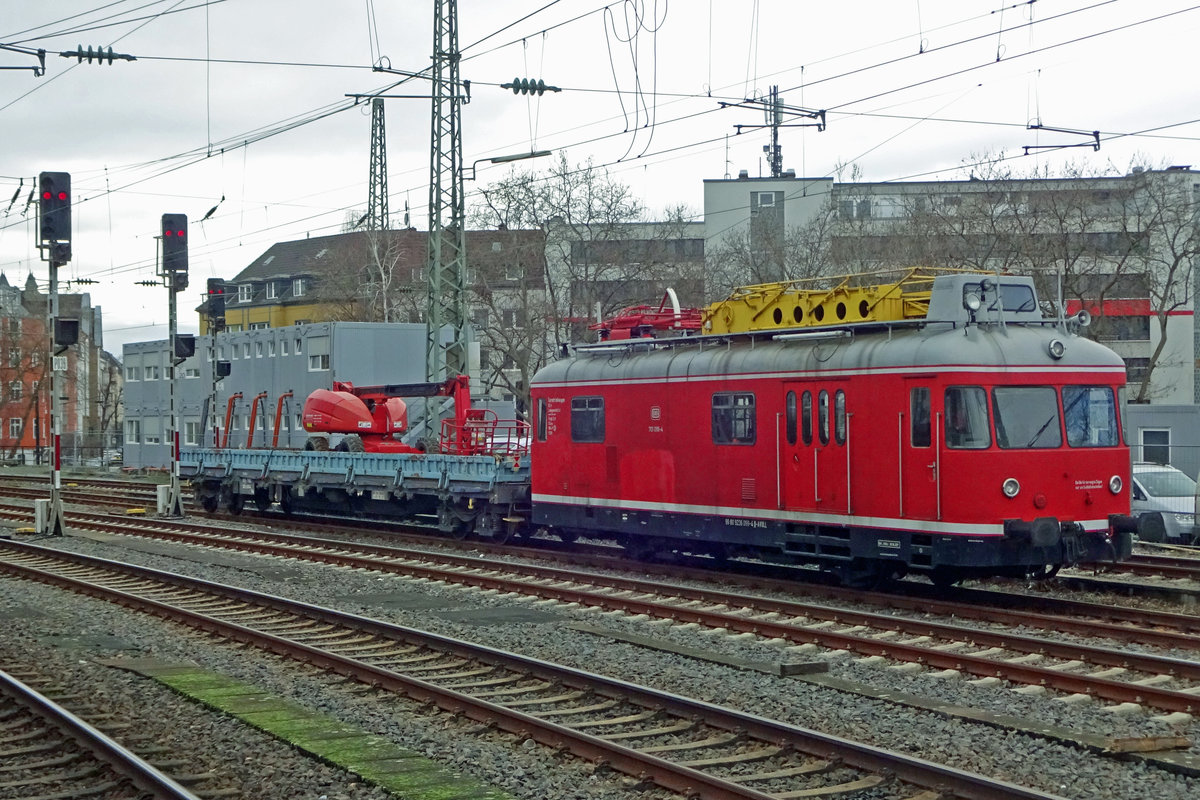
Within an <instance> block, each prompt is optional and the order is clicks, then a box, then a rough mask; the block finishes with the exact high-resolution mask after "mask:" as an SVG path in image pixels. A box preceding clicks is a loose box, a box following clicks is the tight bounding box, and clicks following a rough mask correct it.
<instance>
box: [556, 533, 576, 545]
mask: <svg viewBox="0 0 1200 800" xmlns="http://www.w3.org/2000/svg"><path fill="white" fill-rule="evenodd" d="M556 533H557V534H558V538H559V539H562V543H563V544H575V540H577V539H578V538H579V534H578V533H576V532H575V531H567V530H559V531H556Z"/></svg>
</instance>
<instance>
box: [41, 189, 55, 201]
mask: <svg viewBox="0 0 1200 800" xmlns="http://www.w3.org/2000/svg"><path fill="white" fill-rule="evenodd" d="M51 197H54V193H53V192H51V191H45V192H42V199H43V200H49V199H50V198H51Z"/></svg>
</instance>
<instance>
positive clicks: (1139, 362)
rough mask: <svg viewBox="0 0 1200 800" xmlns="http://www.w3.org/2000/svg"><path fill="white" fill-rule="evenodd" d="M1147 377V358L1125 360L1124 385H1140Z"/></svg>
mask: <svg viewBox="0 0 1200 800" xmlns="http://www.w3.org/2000/svg"><path fill="white" fill-rule="evenodd" d="M1148 377H1150V359H1148V358H1126V359H1125V382H1126V383H1142V382H1144V381H1145V380H1146V378H1148Z"/></svg>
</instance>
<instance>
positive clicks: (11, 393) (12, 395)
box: [8, 381, 23, 400]
mask: <svg viewBox="0 0 1200 800" xmlns="http://www.w3.org/2000/svg"><path fill="white" fill-rule="evenodd" d="M22 388H23V387H22V386H21V382H20V381H13V382H12V383H10V384H9V385H8V399H9V400H20V399H21V390H22Z"/></svg>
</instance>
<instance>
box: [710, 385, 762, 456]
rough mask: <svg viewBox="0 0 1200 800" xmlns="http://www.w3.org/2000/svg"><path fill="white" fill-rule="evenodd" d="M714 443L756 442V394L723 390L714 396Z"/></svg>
mask: <svg viewBox="0 0 1200 800" xmlns="http://www.w3.org/2000/svg"><path fill="white" fill-rule="evenodd" d="M712 440H713V443H714V444H754V395H753V394H750V393H749V392H721V393H720V394H714V395H713V398H712Z"/></svg>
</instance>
